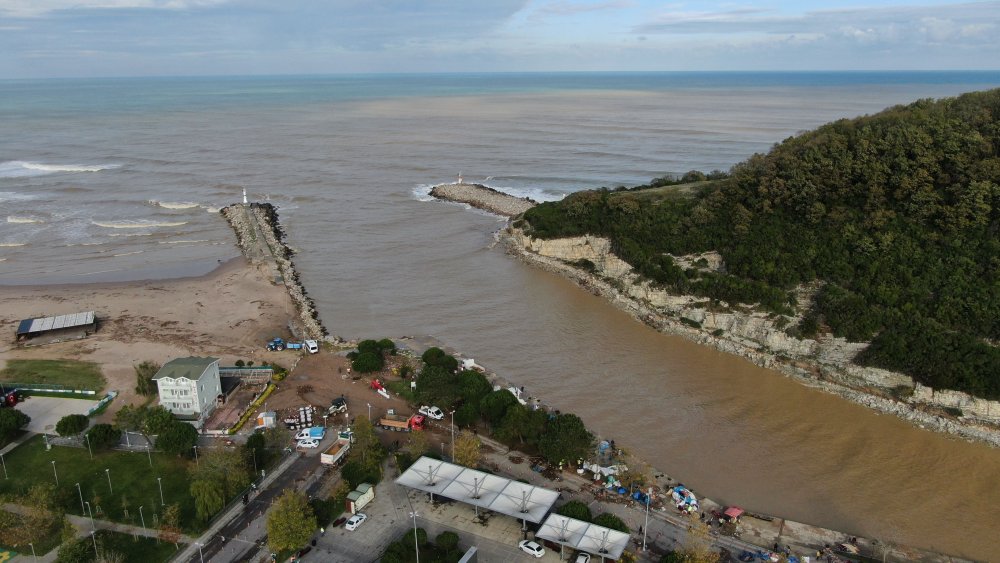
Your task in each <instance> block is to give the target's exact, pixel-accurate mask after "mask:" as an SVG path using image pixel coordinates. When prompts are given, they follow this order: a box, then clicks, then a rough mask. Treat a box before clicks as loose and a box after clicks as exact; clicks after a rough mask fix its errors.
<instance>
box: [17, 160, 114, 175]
mask: <svg viewBox="0 0 1000 563" xmlns="http://www.w3.org/2000/svg"><path fill="white" fill-rule="evenodd" d="M120 166H121V165H120V164H42V163H40V162H28V161H25V160H8V161H6V162H0V178H24V177H27V176H42V175H44V174H54V173H57V172H100V171H101V170H111V169H114V168H118V167H120Z"/></svg>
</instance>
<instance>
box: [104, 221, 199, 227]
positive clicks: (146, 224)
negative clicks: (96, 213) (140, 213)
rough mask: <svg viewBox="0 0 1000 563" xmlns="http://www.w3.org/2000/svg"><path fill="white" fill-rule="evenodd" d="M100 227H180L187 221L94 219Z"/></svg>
mask: <svg viewBox="0 0 1000 563" xmlns="http://www.w3.org/2000/svg"><path fill="white" fill-rule="evenodd" d="M92 223H93V224H94V225H97V226H98V227H104V228H106V229H149V228H153V227H180V226H181V225H187V221H170V222H163V221H92Z"/></svg>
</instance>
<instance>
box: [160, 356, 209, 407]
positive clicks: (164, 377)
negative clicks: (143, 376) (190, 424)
mask: <svg viewBox="0 0 1000 563" xmlns="http://www.w3.org/2000/svg"><path fill="white" fill-rule="evenodd" d="M153 380H155V381H156V389H157V392H158V394H159V396H160V405H161V406H163V408H165V409H167V410H168V411H170V412H172V413H174V415H176V416H178V417H181V418H186V419H195V420H204V419H205V418H207V417H208V415H209V414H211V412H212V410H214V409H215V405H216V400H217V399H218V397H219V396H220V395H221V394H222V383H221V381H220V380H219V360H218V358H199V357H195V356H192V357H190V358H177V359H176V360H170V361H169V362H167V363H166V364H164V365H163V367H161V368H160V371H158V372H156V375H154V376H153Z"/></svg>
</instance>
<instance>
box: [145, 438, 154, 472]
mask: <svg viewBox="0 0 1000 563" xmlns="http://www.w3.org/2000/svg"><path fill="white" fill-rule="evenodd" d="M149 450H150V447H149V442H146V457H148V458H149V467H150V468H152V467H153V454H151V453H150V452H149Z"/></svg>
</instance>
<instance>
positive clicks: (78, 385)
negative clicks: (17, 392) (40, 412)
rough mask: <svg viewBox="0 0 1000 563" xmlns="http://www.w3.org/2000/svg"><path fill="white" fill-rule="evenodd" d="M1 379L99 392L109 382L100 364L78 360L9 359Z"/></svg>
mask: <svg viewBox="0 0 1000 563" xmlns="http://www.w3.org/2000/svg"><path fill="white" fill-rule="evenodd" d="M0 380H2V381H10V382H16V383H40V384H45V385H64V386H66V387H69V388H72V389H88V390H93V391H97V392H100V391H102V390H103V389H104V386H105V385H106V384H107V381H106V380H105V379H104V375H103V374H102V373H101V368H100V366H98V365H97V364H95V363H93V362H79V361H76V360H8V361H7V367H5V368H4V369H3V371H0Z"/></svg>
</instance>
